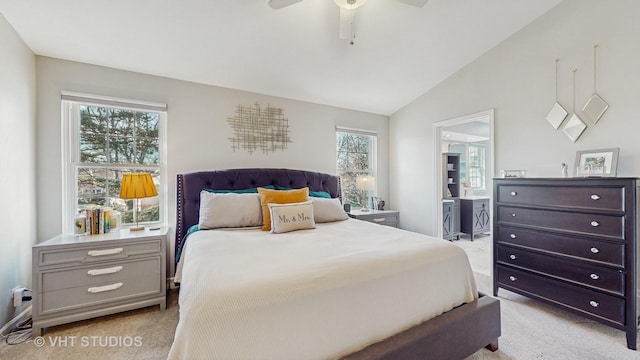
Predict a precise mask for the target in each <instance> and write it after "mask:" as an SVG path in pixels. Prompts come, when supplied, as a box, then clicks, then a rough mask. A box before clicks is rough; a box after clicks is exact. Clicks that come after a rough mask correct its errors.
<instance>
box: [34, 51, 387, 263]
mask: <svg viewBox="0 0 640 360" xmlns="http://www.w3.org/2000/svg"><path fill="white" fill-rule="evenodd" d="M36 64H37V74H38V79H37V80H38V82H37V85H38V86H37V89H38V135H39V148H38V172H39V173H40V174H47V176H41V177H39V179H38V188H39V189H40V192H39V194H38V197H39V199H40V202H39V204H38V205H39V206H38V213H39V214H40V216H39V221H38V239H39V240H41V241H42V240H46V239H47V238H48V237H51V236H54V235H56V234H58V233H59V232H60V231H61V216H60V209H61V195H60V189H62V183H61V177H62V173H61V169H62V163H61V143H60V142H61V139H60V132H61V119H60V92H61V91H62V90H67V91H76V92H84V93H90V94H98V95H106V96H113V97H120V98H129V99H135V100H145V101H153V102H161V103H166V104H168V114H167V117H168V124H167V134H168V136H167V141H168V154H167V161H168V177H169V178H168V180H169V181H168V189H169V191H168V197H169V198H168V200H169V224H171V225H173V224H174V223H175V197H176V195H175V177H176V174H178V173H182V172H191V171H199V170H210V169H225V168H244V167H278V168H279V167H283V168H294V169H304V170H313V171H320V172H326V173H336V142H335V141H336V140H335V126H336V125H340V126H346V127H353V128H361V129H367V130H373V131H377V132H378V146H379V148H378V154H379V156H378V176H379V194H380V196H382V197H383V198H385V199H388V177H387V174H388V155H387V154H388V121H389V120H388V117H386V116H381V115H375V114H369V113H363V112H358V111H351V110H346V109H340V108H335V107H330V106H324V105H316V104H311V103H306V102H300V101H294V100H289V99H283V98H277V97H272V96H266V95H261V94H255V93H249V92H244V91H239V90H232V89H226V88H220V87H215V86H208V85H202V84H196V83H191V82H186V81H178V80H173V79H168V78H162V77H157V76H151V75H144V74H139V73H133V72H128V71H121V70H115V69H110V68H105V67H100V66H93V65H88V64H83V63H77V62H71V61H65V60H60V59H53V58H48V57H40V56H39V57H37V61H36ZM185 66H188V64H185ZM256 102H258V103H260V104H261V105H262V106H266V105H267V104H269V105H271V106H274V107H279V108H282V109H284V114H285V117H287V118H288V119H289V127H290V131H291V133H290V136H291V139H292V141H293V142H292V143H290V144H288V149H287V150H285V151H283V152H280V151H278V152H275V153H269V154H268V155H264V154H262V153H261V152H254V153H253V154H252V155H249V153H248V152H245V151H236V152H234V151H233V150H232V149H231V143H230V141H229V139H228V138H229V137H231V136H232V135H233V132H232V129H231V127H230V126H229V125H228V123H227V118H229V117H232V116H234V111H235V107H236V106H237V105H239V104H242V105H244V106H249V105H252V104H254V103H256ZM174 229H175V226H174ZM170 242H171V244H170V246H172V241H170ZM170 258H173V254H171V256H170ZM171 273H172V272H171Z"/></svg>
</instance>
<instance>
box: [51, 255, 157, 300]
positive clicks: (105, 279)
mask: <svg viewBox="0 0 640 360" xmlns="http://www.w3.org/2000/svg"><path fill="white" fill-rule="evenodd" d="M160 262H161V258H160V256H157V257H155V258H150V259H145V260H128V261H118V262H112V263H102V264H100V265H99V266H95V265H92V266H85V267H81V268H75V269H71V270H62V271H60V270H52V271H44V272H43V273H42V287H41V290H42V292H48V291H54V290H63V289H69V288H74V287H79V286H85V285H97V284H104V283H111V282H118V281H122V280H125V279H131V278H134V277H141V276H156V277H159V276H160V269H161V263H160Z"/></svg>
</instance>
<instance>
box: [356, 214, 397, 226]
mask: <svg viewBox="0 0 640 360" xmlns="http://www.w3.org/2000/svg"><path fill="white" fill-rule="evenodd" d="M359 220H364V221H368V222H372V223H375V224H380V225H387V226H398V216H394V215H384V216H383V215H379V216H370V217H363V218H359Z"/></svg>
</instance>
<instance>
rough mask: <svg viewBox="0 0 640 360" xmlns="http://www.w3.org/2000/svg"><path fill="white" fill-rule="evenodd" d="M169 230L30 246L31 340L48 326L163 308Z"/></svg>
mask: <svg viewBox="0 0 640 360" xmlns="http://www.w3.org/2000/svg"><path fill="white" fill-rule="evenodd" d="M168 231H169V228H168V227H162V228H160V230H149V229H148V228H147V229H146V230H144V231H137V232H133V231H129V230H126V229H124V230H120V231H114V232H109V233H107V234H104V235H92V236H74V235H59V236H56V237H54V238H52V239H50V240H47V241H45V242H42V243H40V244H36V245H34V246H33V249H32V254H33V263H32V264H33V308H32V309H33V310H32V311H33V336H40V335H41V333H42V329H43V328H45V327H48V326H54V325H60V324H65V323H69V322H73V321H78V320H85V319H89V318H94V317H97V316H103V315H108V314H114V313H118V312H122V311H127V310H133V309H137V308H141V307H146V306H151V305H160V310H164V309H165V307H166V286H167V285H166V260H165V259H166V255H165V254H166V250H165V249H166V243H167V234H168Z"/></svg>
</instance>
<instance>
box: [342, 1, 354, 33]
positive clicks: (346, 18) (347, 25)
mask: <svg viewBox="0 0 640 360" xmlns="http://www.w3.org/2000/svg"><path fill="white" fill-rule="evenodd" d="M354 12H355V10H349V9H343V8H340V39H343V40H344V39H350V38H351V26H352V25H353V15H354Z"/></svg>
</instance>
